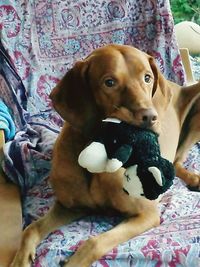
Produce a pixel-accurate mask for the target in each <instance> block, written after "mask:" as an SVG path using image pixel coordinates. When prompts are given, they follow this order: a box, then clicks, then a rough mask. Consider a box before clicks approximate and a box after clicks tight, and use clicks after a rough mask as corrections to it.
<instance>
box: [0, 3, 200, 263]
mask: <svg viewBox="0 0 200 267" xmlns="http://www.w3.org/2000/svg"><path fill="white" fill-rule="evenodd" d="M0 17H1V21H2V22H1V27H0V30H1V43H0V60H1V61H0V62H1V64H0V70H1V71H0V99H1V100H2V101H3V102H4V103H5V105H6V106H7V107H8V108H9V112H10V115H11V117H12V119H13V122H14V124H15V135H14V137H13V138H10V139H8V140H6V142H4V131H3V130H1V131H0V133H1V135H0V137H1V139H0V140H1V143H0V144H1V148H2V147H3V149H1V157H2V161H1V166H2V176H1V177H2V178H1V183H0V192H1V194H0V212H1V214H2V215H1V218H0V230H1V236H0V266H3V267H4V266H8V265H9V263H10V261H11V260H12V258H13V255H14V252H15V250H16V248H17V247H18V245H19V242H20V236H21V232H22V229H23V228H25V227H26V226H27V225H29V224H30V223H31V222H32V221H34V220H36V219H38V218H39V217H40V216H42V215H44V214H45V213H46V212H47V211H48V210H49V208H50V207H51V206H52V204H53V202H54V200H55V197H54V193H53V190H52V188H51V185H50V184H49V179H48V175H49V170H50V168H51V157H52V148H53V145H54V142H55V140H56V138H57V136H58V134H59V131H60V128H61V127H62V124H63V121H62V118H60V116H59V115H58V114H57V113H56V112H55V111H54V110H53V108H52V104H51V101H50V99H49V94H50V92H51V90H52V88H53V87H54V86H55V85H56V84H57V82H58V81H59V80H60V79H61V78H62V77H63V75H64V74H65V72H66V71H67V70H68V69H70V67H71V66H72V65H73V64H74V62H75V61H77V60H80V59H82V58H84V57H86V56H87V55H88V54H89V53H90V52H91V51H92V50H93V49H95V48H97V47H101V46H103V45H105V44H108V43H119V44H128V45H133V46H135V47H137V48H139V49H141V50H143V51H145V52H147V53H149V54H150V55H152V56H154V57H155V59H156V61H157V64H158V66H159V67H160V69H161V71H162V73H163V74H164V75H165V77H166V78H167V79H169V80H172V81H175V82H177V83H178V84H184V82H185V73H184V70H183V65H182V62H181V58H180V54H179V49H178V45H177V41H176V37H175V33H174V22H173V17H172V14H171V10H170V3H169V1H165V0H158V1H154V0H149V1H146V0H139V1H136V0H122V1H119V0H116V1H113V0H109V1H104V0H95V1H94V0H91V1H88V0H65V1H61V0H52V1H50V0H44V1H41V0H30V1H27V0H4V3H3V4H1V5H0ZM199 155H200V145H199V143H197V144H196V145H195V146H194V147H193V148H191V150H190V153H189V154H188V157H187V160H186V162H185V167H186V168H189V169H191V170H195V171H197V172H199V171H200V156H199ZM2 192H3V193H2ZM199 205H200V194H199V192H193V191H190V190H189V189H188V188H187V187H186V186H185V184H184V183H183V182H182V181H181V180H180V179H179V178H178V177H176V178H175V180H174V183H173V185H172V187H171V188H170V190H168V191H167V192H166V193H165V194H164V196H163V197H162V200H161V202H160V204H159V209H160V212H161V225H160V226H159V227H157V228H154V229H151V230H149V231H147V232H145V233H143V234H141V235H140V236H138V237H135V238H133V239H131V240H129V241H127V242H125V243H123V244H121V245H119V246H118V247H117V248H114V249H113V250H112V251H110V252H109V253H108V254H107V255H105V256H104V257H103V258H102V259H100V260H99V261H97V262H95V263H94V264H93V265H92V266H93V267H100V266H104V267H106V266H107V267H108V266H109V267H111V266H115V267H117V266H120V267H126V266H148V267H159V266H160V267H161V266H169V267H174V266H177V267H178V266H180V267H181V266H188V267H196V266H199V264H200V251H199V245H200V235H199V233H200V224H199V219H200V209H199ZM120 220H121V218H120V216H119V217H116V216H109V217H107V216H100V215H99V216H94V215H93V216H87V217H85V218H82V219H81V220H77V221H74V222H73V223H71V224H70V225H64V226H63V227H61V228H59V229H57V230H56V231H54V232H53V233H51V234H50V235H49V236H48V237H46V238H45V239H44V240H43V241H42V242H41V243H40V245H39V246H38V248H37V251H36V258H35V261H34V263H33V264H32V266H33V267H47V266H51V267H57V266H60V263H61V262H62V261H63V260H64V259H65V258H67V257H69V256H70V255H72V254H73V253H74V251H76V249H77V248H78V247H79V246H80V244H81V243H82V242H84V240H85V239H87V238H88V236H90V235H96V234H98V233H101V232H103V231H106V230H107V229H109V228H111V227H112V226H113V225H116V224H117V223H118V222H120Z"/></svg>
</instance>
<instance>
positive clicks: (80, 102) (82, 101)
mask: <svg viewBox="0 0 200 267" xmlns="http://www.w3.org/2000/svg"><path fill="white" fill-rule="evenodd" d="M88 67H89V62H87V61H78V62H77V63H76V64H75V65H74V67H73V68H72V69H70V70H69V71H68V72H67V73H66V74H65V76H64V77H63V79H62V80H61V81H60V82H59V83H58V84H57V86H56V87H55V88H54V89H53V90H52V92H51V94H50V98H51V100H52V103H53V107H54V108H55V110H56V111H57V112H58V113H59V114H60V115H61V117H62V118H63V119H64V120H66V121H68V122H69V123H70V124H71V125H73V126H74V127H76V128H80V127H82V126H83V125H84V124H85V123H87V122H89V120H90V119H92V117H94V114H95V101H94V99H93V95H92V92H91V91H90V87H89V84H88V77H87V71H88Z"/></svg>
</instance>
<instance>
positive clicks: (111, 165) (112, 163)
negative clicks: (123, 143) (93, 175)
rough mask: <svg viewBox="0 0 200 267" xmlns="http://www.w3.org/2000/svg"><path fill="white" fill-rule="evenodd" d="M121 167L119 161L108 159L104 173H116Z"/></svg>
mask: <svg viewBox="0 0 200 267" xmlns="http://www.w3.org/2000/svg"><path fill="white" fill-rule="evenodd" d="M122 165H123V163H122V162H121V161H119V160H118V159H109V160H108V161H107V165H106V170H105V171H106V172H115V171H117V170H118V169H119V168H121V166H122Z"/></svg>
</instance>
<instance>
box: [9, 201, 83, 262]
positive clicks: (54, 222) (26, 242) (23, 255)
mask: <svg viewBox="0 0 200 267" xmlns="http://www.w3.org/2000/svg"><path fill="white" fill-rule="evenodd" d="M83 215H85V213H84V214H83V213H81V212H72V211H71V210H68V209H66V208H65V207H63V206H61V205H60V204H59V203H57V202H56V203H55V205H54V206H53V208H52V209H51V210H50V211H49V212H48V213H47V214H46V215H45V216H44V217H42V218H41V219H39V220H37V221H36V222H33V223H32V224H30V225H29V226H28V227H27V228H26V229H25V231H24V232H23V235H22V241H21V247H20V248H19V250H18V252H17V253H16V255H15V258H14V260H13V262H12V264H11V267H30V265H31V262H32V261H34V257H35V251H36V247H37V245H38V244H39V243H40V242H41V240H42V239H43V238H45V237H46V236H47V235H48V234H49V233H50V232H52V231H54V230H55V229H57V228H58V227H60V226H62V225H64V224H67V223H70V222H72V221H73V220H75V219H77V218H80V217H81V216H83Z"/></svg>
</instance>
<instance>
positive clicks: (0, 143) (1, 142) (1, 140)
mask: <svg viewBox="0 0 200 267" xmlns="http://www.w3.org/2000/svg"><path fill="white" fill-rule="evenodd" d="M4 144H5V136H4V130H1V129H0V149H1V148H2V147H3V145H4Z"/></svg>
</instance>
